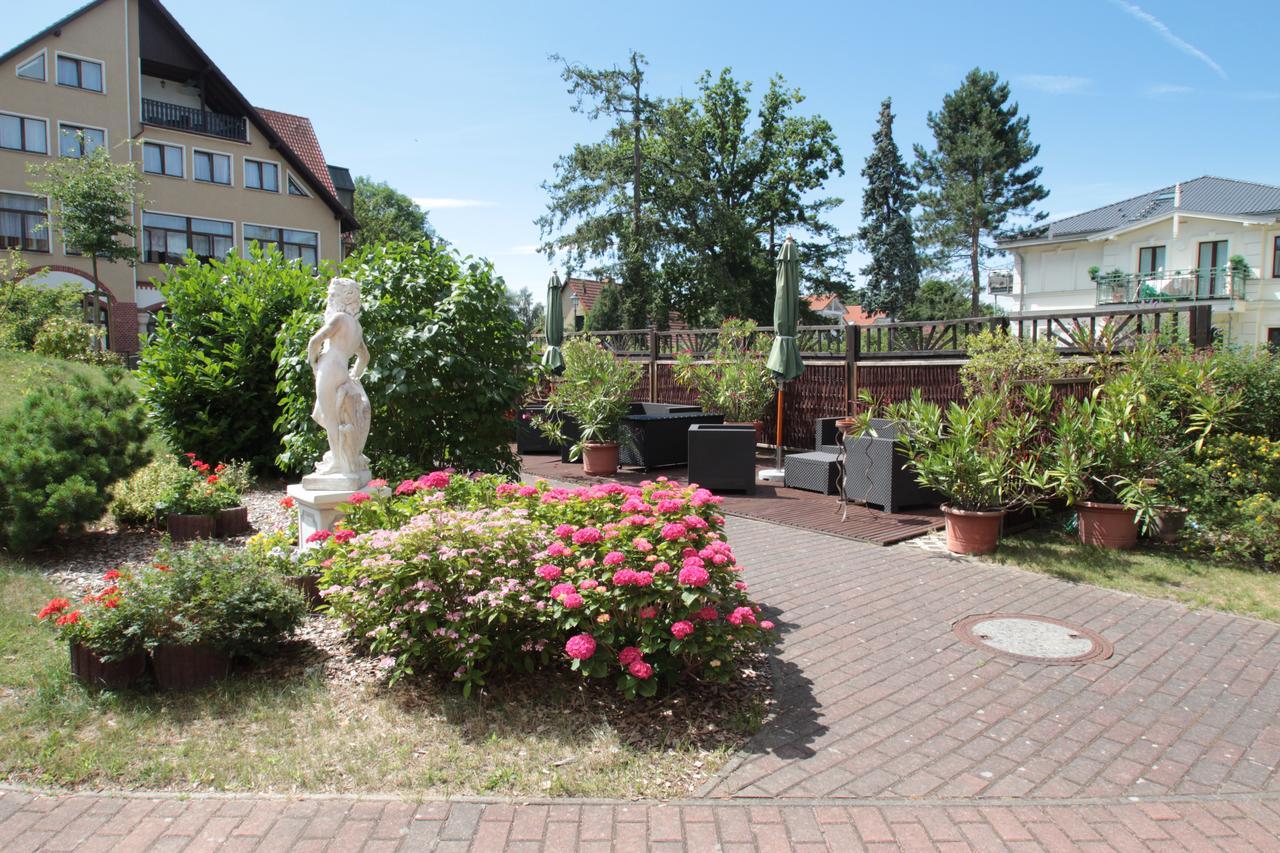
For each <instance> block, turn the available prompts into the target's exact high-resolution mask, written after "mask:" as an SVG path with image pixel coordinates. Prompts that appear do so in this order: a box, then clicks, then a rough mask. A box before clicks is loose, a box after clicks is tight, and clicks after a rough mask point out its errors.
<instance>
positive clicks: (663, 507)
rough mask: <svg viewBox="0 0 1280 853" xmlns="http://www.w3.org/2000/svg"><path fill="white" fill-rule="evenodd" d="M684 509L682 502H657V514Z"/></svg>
mask: <svg viewBox="0 0 1280 853" xmlns="http://www.w3.org/2000/svg"><path fill="white" fill-rule="evenodd" d="M682 509H684V501H673V500H665V501H658V512H661V513H669V512H679V511H680V510H682Z"/></svg>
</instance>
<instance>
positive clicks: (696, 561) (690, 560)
mask: <svg viewBox="0 0 1280 853" xmlns="http://www.w3.org/2000/svg"><path fill="white" fill-rule="evenodd" d="M706 565H707V564H706V563H704V562H702V558H701V557H685V558H684V567H685V568H686V569H701V568H704V567H705V566H706Z"/></svg>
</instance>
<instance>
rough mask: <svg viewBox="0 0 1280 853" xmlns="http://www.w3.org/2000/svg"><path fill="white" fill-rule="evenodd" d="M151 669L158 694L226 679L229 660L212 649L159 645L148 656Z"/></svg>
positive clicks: (222, 653) (196, 646) (229, 668)
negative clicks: (153, 672)
mask: <svg viewBox="0 0 1280 853" xmlns="http://www.w3.org/2000/svg"><path fill="white" fill-rule="evenodd" d="M151 667H152V669H153V670H154V671H155V674H156V683H157V684H159V685H160V688H161V689H162V690H189V689H191V688H193V687H203V686H205V685H206V684H212V683H213V682H215V681H220V680H222V679H224V678H226V677H227V673H229V672H230V671H231V656H230V655H228V654H226V653H225V652H222V651H219V650H218V649H215V648H213V647H212V646H206V645H194V646H181V645H176V644H163V645H159V646H156V647H155V649H154V650H153V651H152V652H151Z"/></svg>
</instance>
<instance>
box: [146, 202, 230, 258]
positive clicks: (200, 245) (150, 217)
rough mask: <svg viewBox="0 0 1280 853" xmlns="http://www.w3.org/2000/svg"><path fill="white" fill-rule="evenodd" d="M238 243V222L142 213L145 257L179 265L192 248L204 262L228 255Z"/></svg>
mask: <svg viewBox="0 0 1280 853" xmlns="http://www.w3.org/2000/svg"><path fill="white" fill-rule="evenodd" d="M234 246H235V225H234V224H233V223H231V222H223V221H221V220H218V219H195V218H193V217H190V216H173V215H170V214H167V213H145V212H144V213H143V214H142V252H143V260H145V261H146V262H147V263H149V264H176V263H181V262H182V257H183V255H185V254H186V253H187V252H188V251H191V252H192V253H193V254H194V255H195V256H196V257H197V258H199V259H200V260H201V261H209V260H212V259H216V258H223V257H226V255H227V253H228V252H230V251H231V249H232V248H233V247H234Z"/></svg>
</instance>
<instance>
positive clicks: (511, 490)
mask: <svg viewBox="0 0 1280 853" xmlns="http://www.w3.org/2000/svg"><path fill="white" fill-rule="evenodd" d="M517 488H519V487H518V486H517V485H516V484H515V483H499V484H498V487H497V488H496V489H494V490H493V491H494V494H496V495H497V496H498V497H500V498H504V497H506V496H507V495H514V494H515V493H516V489H517Z"/></svg>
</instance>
